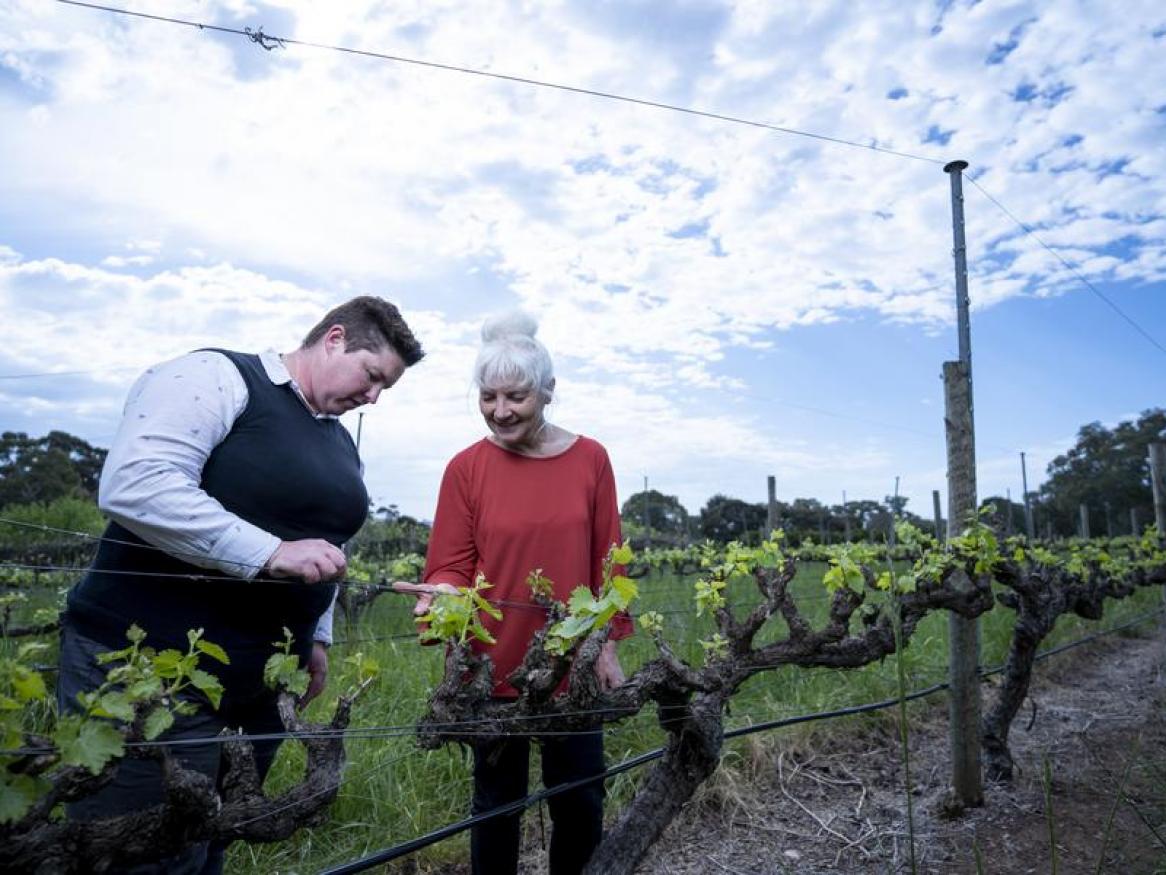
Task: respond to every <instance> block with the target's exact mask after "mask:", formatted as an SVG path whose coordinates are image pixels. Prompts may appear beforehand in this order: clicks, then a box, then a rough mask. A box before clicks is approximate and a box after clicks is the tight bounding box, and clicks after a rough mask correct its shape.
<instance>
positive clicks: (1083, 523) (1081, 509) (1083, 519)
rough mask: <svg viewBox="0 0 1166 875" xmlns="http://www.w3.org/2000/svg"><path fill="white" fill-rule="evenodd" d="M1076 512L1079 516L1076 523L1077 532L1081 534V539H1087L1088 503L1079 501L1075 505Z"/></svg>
mask: <svg viewBox="0 0 1166 875" xmlns="http://www.w3.org/2000/svg"><path fill="white" fill-rule="evenodd" d="M1077 513H1078V516H1079V517H1080V522H1079V523H1078V525H1077V534H1079V535H1080V536H1081V540H1083V541H1088V540H1089V505H1087V504H1086V503H1085V502H1081V504H1080V505H1078V507H1077Z"/></svg>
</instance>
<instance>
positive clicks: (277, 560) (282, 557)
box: [263, 538, 348, 583]
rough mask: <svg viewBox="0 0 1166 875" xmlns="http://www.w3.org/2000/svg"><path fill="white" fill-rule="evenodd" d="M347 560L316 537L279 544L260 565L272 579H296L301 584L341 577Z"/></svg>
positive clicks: (337, 548) (338, 551) (337, 550)
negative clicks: (298, 579)
mask: <svg viewBox="0 0 1166 875" xmlns="http://www.w3.org/2000/svg"><path fill="white" fill-rule="evenodd" d="M347 569H348V560H347V559H346V558H344V553H342V552H341V550H340V548H339V547H337V546H335V545H334V544H329V543H328V542H327V541H324V540H321V539H320V538H305V539H304V540H302V541H280V542H279V546H278V547H276V548H275V552H274V553H272V554H271V557H270V558H269V559H268V560H267V564H266V565H264V566H263V570H264V572H266V573H267V574H269V575H271V576H272V577H298V578H300V579H301V580H303V581H304V582H305V583H320V582H321V581H327V580H335V579H336V578H337V577H341V576H343V574H344V572H345V571H346V570H347Z"/></svg>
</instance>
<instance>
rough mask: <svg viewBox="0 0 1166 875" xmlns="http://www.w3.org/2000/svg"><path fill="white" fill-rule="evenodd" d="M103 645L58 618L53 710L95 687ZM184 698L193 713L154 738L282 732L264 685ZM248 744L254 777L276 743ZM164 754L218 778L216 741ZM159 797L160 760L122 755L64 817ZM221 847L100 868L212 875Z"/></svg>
mask: <svg viewBox="0 0 1166 875" xmlns="http://www.w3.org/2000/svg"><path fill="white" fill-rule="evenodd" d="M110 649H111V648H109V647H106V646H105V645H103V644H100V643H99V642H97V641H94V640H93V639H91V638H87V637H86V636H85V635H83V634H81V633H80V632H78V631H77V629H76V627H75V626H74V625H73V624H72V623H71V622H70V621H69V619H68V617H67V616H66V617H65V618H63V619H62V622H61V657H60V676H59V678H58V681H57V707H58V710H59V713H61V714H64V713H67V712H77V711H79V710H80V706H79V705H78V703H77V693H79V692H88V691H90V690H95V689H97V687H99V686H101V684H102V683H103V682H104V681H105V675H106V672H107V671H108V670H109V669H110V668H111V667H112V664H110V665H99V664H98V663H97V659H96V657H97V654H99V653H104V652H106V651H108V650H110ZM239 692H242V691H239ZM191 701H193V702H195V703H196V704H198V706H199V707H198V711H197V712H196V713H194V714H191V715H189V716H176V717H175V718H174V725H173V726H172V727H171V728H170V729H169V730H167V731H166V732H165V733H163V735H162V736H161V737H160V738H159V739H158V740H160V741H169V740H174V739H185V738H214V737H215V736H217V735H218V734H219V732H220V731H221V730H222V729H223V728H224V727H227V726H230V727H231V728H240V729H242V730H243V731H244V732H245V733H248V734H251V733H256V734H257V733H270V732H283V731H284V727H283V722H282V721H281V720H280V719H279V712H278V711H277V710H276V707H275V695H274V693H271V692H270V691H267V690H265V689H264V690H254V691H252V695H251V696H249V697H248V696H243V697H239V696H238V695H236V696H234V697H232V696H231V694H230V691H229V690H228V691H227V693H226V694H225V695H224V696H223V700H222V702H221V703H220V707H219V709H218V710H215V709H214V708H212V707H211V705H210V703H209V702H208V701H207V700H206V699H205V698H202V697H201V696H200V697H198V698H194V697H192V698H191ZM253 744H254V749H255V760H256V765H257V766H258V768H259V776H260V779H262V778H263V777H264V776H266V774H267V772H268V770H269V769H270V768H271V764H272V762H273V761H274V760H275V754H276V751H277V750H278V749H279V741H256V742H254V743H253ZM172 753H173V755H174V757H175V759H177V760H178V761H179V762H180V763H182V765H183V766H185V767H186V768H188V769H193V770H195V771H199V772H202V773H203V774H205V775H209V776H210V777H212V778H214V779H215V780H216V781H217V780H218V779H219V777H220V758H221V755H222V745H221V744H219V743H218V742H215V741H212V742H209V743H207V744H184V745H177V746H175V747H174V748H173V749H172ZM164 796H165V794H164V792H163V787H162V768H161V765H160V764H159V763H158V762H157V761H156V760H147V759H131V758H129V757H126V758H125V759H123V760H122V761H121V764H120V765H119V766H118V770H117V774H116V775H115V776H114V778H113V780H112V781H111V782H110V783H109V784H107V785H106V786H105V787H103V788H101V790H99V791H98V792H97V793H94V794H93V795H91V796H87V797H86V798H84V799H82V800H80V801H78V802H75V803H72V804H70V805H68V806H66V814H67V815H68V817H69V819H71V820H98V819H100V818H105V817H114V816H117V815H120V814H125V813H127V812H130V811H137V810H139V809H143V808H149V807H151V806H153V805H158V804H159V803H161V802H162V801H163V798H164ZM226 848H227V844H226V843H218V842H211V843H207V842H202V843H200V844H197V845H193V846H191V847H189V848H187V849H185V850H184V851H182V852H180V853H179V854H176V855H174V856H172V857H168V858H166V859H164V860H158V861H157V862H154V863H145V864H140V865H136V866H132V867H129V868H122V869H117V870H107V871H109V872H123V873H132V875H219V873H221V872H222V871H223V860H224V857H225V852H226ZM91 862H93V863H96V862H97V861H91Z"/></svg>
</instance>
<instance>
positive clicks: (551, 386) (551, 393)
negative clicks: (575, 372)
mask: <svg viewBox="0 0 1166 875" xmlns="http://www.w3.org/2000/svg"><path fill="white" fill-rule="evenodd" d="M554 397H555V378H554V377H551V381H550V382H549V383H547V394H546V399H547V400H546V403H547V404H550V403H551V401H553V400H554Z"/></svg>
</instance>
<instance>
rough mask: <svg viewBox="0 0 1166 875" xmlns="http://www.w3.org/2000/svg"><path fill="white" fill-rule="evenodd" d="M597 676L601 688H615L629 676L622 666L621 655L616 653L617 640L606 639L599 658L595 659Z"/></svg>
mask: <svg viewBox="0 0 1166 875" xmlns="http://www.w3.org/2000/svg"><path fill="white" fill-rule="evenodd" d="M595 676H596V677H597V678H598V679H599V689H601V690H604V691H606V690H614V689H615V688H616V687H618V686H620V685H621V684H622V683H623V682H624V681H626V680H627V678H626V677H625V676H624V673H623V668H621V667H620V664H619V657H618V656H616V655H615V642H614V641H606V642H604V644H603V647H602V648H600V650H599V658H598V659H597V660H595Z"/></svg>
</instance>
